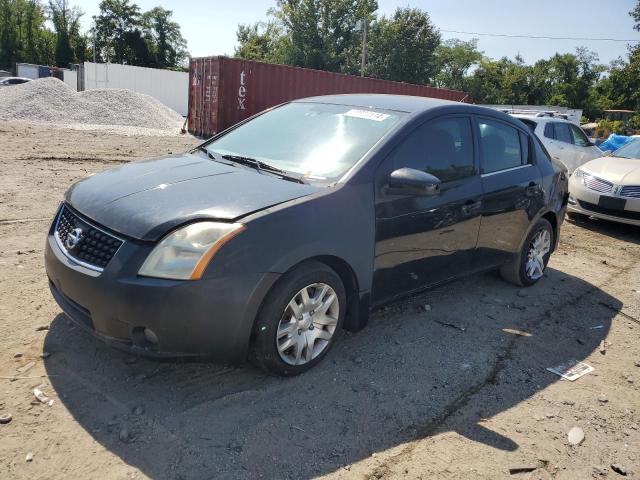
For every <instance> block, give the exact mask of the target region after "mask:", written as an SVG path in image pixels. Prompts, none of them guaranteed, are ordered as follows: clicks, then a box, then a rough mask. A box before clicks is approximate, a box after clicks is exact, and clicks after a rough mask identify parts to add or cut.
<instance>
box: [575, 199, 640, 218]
mask: <svg viewBox="0 0 640 480" xmlns="http://www.w3.org/2000/svg"><path fill="white" fill-rule="evenodd" d="M578 203H579V204H580V206H581V207H582V208H583V209H585V210H590V211H592V212H594V213H602V214H603V215H611V216H612V217H619V218H628V219H630V220H640V212H632V211H630V210H615V209H613V208H605V207H601V206H600V205H596V204H594V203H589V202H584V201H582V200H578Z"/></svg>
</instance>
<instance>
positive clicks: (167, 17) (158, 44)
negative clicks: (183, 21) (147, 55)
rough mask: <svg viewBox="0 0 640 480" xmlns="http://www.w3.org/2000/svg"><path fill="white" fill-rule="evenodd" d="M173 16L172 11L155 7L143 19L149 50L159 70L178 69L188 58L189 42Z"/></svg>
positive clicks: (143, 15)
mask: <svg viewBox="0 0 640 480" xmlns="http://www.w3.org/2000/svg"><path fill="white" fill-rule="evenodd" d="M172 15H173V12H172V11H171V10H166V9H164V8H162V7H155V8H153V9H151V10H149V11H148V12H145V13H144V14H142V17H141V22H142V26H143V29H144V35H145V38H146V40H147V44H148V47H149V50H150V51H151V55H152V57H153V58H154V63H155V66H157V67H159V68H169V67H178V66H180V65H181V64H182V63H183V62H184V60H185V59H186V58H187V41H186V40H185V39H184V38H183V37H182V33H181V32H180V25H179V24H178V23H177V22H174V21H173V20H172V19H171V17H172Z"/></svg>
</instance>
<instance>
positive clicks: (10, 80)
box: [0, 77, 31, 87]
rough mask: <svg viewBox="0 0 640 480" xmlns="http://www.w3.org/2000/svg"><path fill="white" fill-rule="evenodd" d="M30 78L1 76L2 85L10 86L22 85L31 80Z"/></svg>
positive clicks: (0, 83)
mask: <svg viewBox="0 0 640 480" xmlns="http://www.w3.org/2000/svg"><path fill="white" fill-rule="evenodd" d="M30 81H31V79H30V78H25V77H2V78H0V87H9V86H11V85H20V84H22V83H27V82H30Z"/></svg>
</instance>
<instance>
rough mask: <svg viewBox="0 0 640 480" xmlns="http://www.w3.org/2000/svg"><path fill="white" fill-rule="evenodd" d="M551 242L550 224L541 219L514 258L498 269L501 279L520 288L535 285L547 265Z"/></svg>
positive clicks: (551, 231)
mask: <svg viewBox="0 0 640 480" xmlns="http://www.w3.org/2000/svg"><path fill="white" fill-rule="evenodd" d="M553 240H554V239H553V228H552V227H551V224H550V223H549V221H548V220H546V219H544V218H541V219H540V220H538V222H537V223H536V224H535V226H534V227H533V228H532V229H531V232H529V235H527V239H526V240H525V242H524V245H523V246H522V250H521V251H520V252H519V253H518V255H517V256H516V258H515V259H514V260H513V261H512V262H511V263H509V264H507V265H505V266H503V267H502V268H501V269H500V274H501V275H502V278H504V279H505V280H506V281H508V282H511V283H514V284H516V285H519V286H521V287H524V286H530V285H533V284H534V283H536V282H537V281H538V280H540V279H541V278H542V276H543V275H544V271H545V269H546V268H547V264H548V263H549V258H550V257H551V246H552V245H553Z"/></svg>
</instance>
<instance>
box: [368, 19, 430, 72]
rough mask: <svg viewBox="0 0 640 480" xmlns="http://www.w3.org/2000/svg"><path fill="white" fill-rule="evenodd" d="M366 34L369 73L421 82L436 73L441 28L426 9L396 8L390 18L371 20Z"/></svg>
mask: <svg viewBox="0 0 640 480" xmlns="http://www.w3.org/2000/svg"><path fill="white" fill-rule="evenodd" d="M369 38H370V41H369V52H370V53H369V55H370V56H369V64H368V66H367V70H366V72H367V73H368V74H369V75H371V76H373V77H377V78H383V79H386V80H397V81H401V82H410V83H420V84H427V83H430V82H431V81H432V80H433V78H434V77H435V74H436V72H437V67H436V61H435V60H436V58H435V51H436V48H437V47H438V45H439V44H440V32H439V31H438V29H437V28H436V27H435V26H434V25H433V24H432V23H431V19H430V18H429V15H428V14H427V13H426V12H424V11H422V10H419V9H417V8H398V9H396V11H395V13H394V14H393V16H391V17H390V18H388V17H385V16H383V17H381V18H379V19H378V20H377V21H376V22H374V24H373V25H372V26H371V34H370V37H369Z"/></svg>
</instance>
